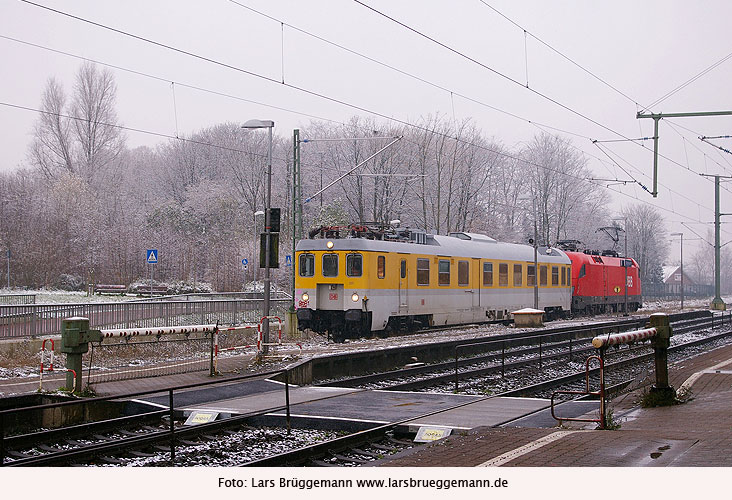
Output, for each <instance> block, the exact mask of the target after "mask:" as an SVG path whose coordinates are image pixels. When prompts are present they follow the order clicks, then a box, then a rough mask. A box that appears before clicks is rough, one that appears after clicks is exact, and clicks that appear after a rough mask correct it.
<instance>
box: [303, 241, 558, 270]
mask: <svg viewBox="0 0 732 500" xmlns="http://www.w3.org/2000/svg"><path fill="white" fill-rule="evenodd" d="M328 241H332V242H333V248H332V249H331V250H333V251H362V252H398V253H410V254H411V253H417V254H425V255H437V256H449V257H469V258H476V259H478V258H482V259H486V258H488V259H501V260H524V261H533V260H534V247H533V246H529V245H521V244H516V243H503V242H499V241H496V240H494V239H493V238H490V237H489V236H486V235H483V234H477V233H452V234H451V235H450V236H441V235H428V237H427V238H426V241H425V243H413V242H409V241H389V240H371V239H365V238H334V239H330V240H328V239H310V240H300V241H299V242H298V243H297V247H296V250H297V251H298V252H299V251H325V250H328V248H327V247H326V243H327V242H328ZM538 261H539V262H552V263H555V264H569V263H570V260H569V257H567V254H566V253H565V252H563V251H562V250H559V249H558V248H553V247H549V248H547V247H539V249H538Z"/></svg>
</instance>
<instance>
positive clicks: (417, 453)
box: [380, 346, 732, 467]
mask: <svg viewBox="0 0 732 500" xmlns="http://www.w3.org/2000/svg"><path fill="white" fill-rule="evenodd" d="M669 374H670V377H671V381H670V382H671V385H673V386H674V387H676V388H677V389H680V388H681V387H682V386H688V387H690V388H691V399H690V400H688V401H687V402H685V403H683V404H679V405H675V406H669V407H661V408H640V406H639V404H638V403H639V401H640V398H641V396H642V394H641V393H639V392H635V393H631V394H629V395H625V396H623V397H622V398H620V399H617V400H615V401H613V403H612V404H611V406H610V407H611V408H612V410H613V412H614V413H613V415H614V419H615V420H616V421H618V422H619V423H620V424H621V427H620V429H618V430H612V431H611V430H590V429H588V428H586V427H587V426H580V425H578V424H574V425H572V426H567V427H564V428H558V427H554V428H537V427H500V428H488V427H482V428H477V429H473V430H471V431H468V432H466V433H462V434H459V435H453V436H450V437H448V438H446V439H444V440H442V441H438V442H436V443H433V444H430V445H428V446H425V447H420V448H419V449H416V450H413V451H411V452H407V453H405V454H403V455H401V456H396V457H394V458H393V459H391V460H389V461H382V462H380V465H382V466H390V467H415V466H464V467H481V466H482V467H498V466H504V467H533V466H537V467H552V466H556V467H586V466H598V467H607V466H622V467H645V466H648V467H653V466H655V467H668V466H672V467H689V466H705V467H730V466H732V346H726V347H722V348H720V349H716V350H713V351H710V352H708V353H706V354H703V355H700V356H697V357H695V358H692V359H689V360H686V361H684V362H682V363H679V364H675V365H671V366H670V367H669ZM514 424H515V422H514ZM593 427H594V424H593V425H592V426H591V428H593Z"/></svg>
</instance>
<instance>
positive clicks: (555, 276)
mask: <svg viewBox="0 0 732 500" xmlns="http://www.w3.org/2000/svg"><path fill="white" fill-rule="evenodd" d="M558 285H559V267H557V266H552V286H558Z"/></svg>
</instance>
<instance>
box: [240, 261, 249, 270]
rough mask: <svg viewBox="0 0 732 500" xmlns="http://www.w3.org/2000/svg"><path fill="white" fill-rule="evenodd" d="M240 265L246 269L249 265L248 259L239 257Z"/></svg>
mask: <svg viewBox="0 0 732 500" xmlns="http://www.w3.org/2000/svg"><path fill="white" fill-rule="evenodd" d="M241 265H242V266H244V269H246V268H247V266H248V265H249V259H241Z"/></svg>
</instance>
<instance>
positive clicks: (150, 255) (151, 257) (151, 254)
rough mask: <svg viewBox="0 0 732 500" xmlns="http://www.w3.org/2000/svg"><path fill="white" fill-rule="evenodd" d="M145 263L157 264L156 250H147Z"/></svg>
mask: <svg viewBox="0 0 732 500" xmlns="http://www.w3.org/2000/svg"><path fill="white" fill-rule="evenodd" d="M147 263H148V264H157V263H158V250H157V248H153V249H148V251H147Z"/></svg>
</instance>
